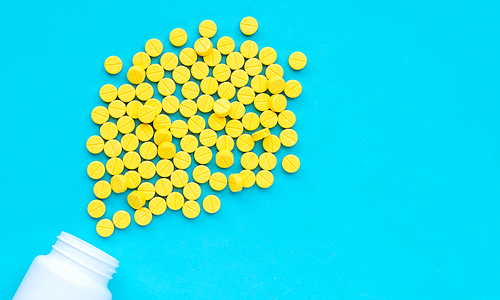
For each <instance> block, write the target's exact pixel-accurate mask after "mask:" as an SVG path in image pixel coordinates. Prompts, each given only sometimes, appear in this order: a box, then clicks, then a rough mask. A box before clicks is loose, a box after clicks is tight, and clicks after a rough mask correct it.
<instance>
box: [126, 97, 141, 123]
mask: <svg viewBox="0 0 500 300" xmlns="http://www.w3.org/2000/svg"><path fill="white" fill-rule="evenodd" d="M142 106H143V104H142V103H141V102H140V101H137V100H133V101H130V102H129V103H128V104H127V115H128V116H129V117H131V118H132V119H137V118H139V109H140V108H141V107H142Z"/></svg>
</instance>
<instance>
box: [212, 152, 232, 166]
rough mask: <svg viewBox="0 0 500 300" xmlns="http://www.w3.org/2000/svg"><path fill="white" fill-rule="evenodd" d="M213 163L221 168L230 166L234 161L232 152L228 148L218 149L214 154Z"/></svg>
mask: <svg viewBox="0 0 500 300" xmlns="http://www.w3.org/2000/svg"><path fill="white" fill-rule="evenodd" d="M215 163H216V164H217V166H219V167H220V168H222V169H227V168H229V167H231V166H232V165H233V163H234V156H233V153H232V152H231V151H228V150H220V151H219V152H217V154H216V155H215Z"/></svg>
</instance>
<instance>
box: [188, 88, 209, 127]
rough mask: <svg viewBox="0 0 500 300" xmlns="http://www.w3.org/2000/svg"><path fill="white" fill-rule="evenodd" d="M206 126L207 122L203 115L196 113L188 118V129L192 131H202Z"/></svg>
mask: <svg viewBox="0 0 500 300" xmlns="http://www.w3.org/2000/svg"><path fill="white" fill-rule="evenodd" d="M209 97H210V96H209ZM198 99H199V98H198ZM205 126H206V122H205V119H203V117H202V116H198V115H195V116H192V117H190V118H189V120H188V129H189V131H191V132H192V133H200V132H202V131H203V129H205Z"/></svg>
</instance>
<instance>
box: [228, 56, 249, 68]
mask: <svg viewBox="0 0 500 300" xmlns="http://www.w3.org/2000/svg"><path fill="white" fill-rule="evenodd" d="M244 63H245V58H244V57H243V55H241V53H239V52H231V53H229V55H228V56H227V57H226V64H227V66H228V67H229V68H231V69H232V70H238V69H241V68H242V67H243V64H244Z"/></svg>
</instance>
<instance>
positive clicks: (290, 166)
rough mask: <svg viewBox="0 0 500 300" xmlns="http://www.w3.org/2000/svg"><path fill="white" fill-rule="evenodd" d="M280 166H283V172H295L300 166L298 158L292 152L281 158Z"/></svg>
mask: <svg viewBox="0 0 500 300" xmlns="http://www.w3.org/2000/svg"><path fill="white" fill-rule="evenodd" d="M281 166H282V167H283V170H285V172H287V173H295V172H297V171H298V170H299V168H300V160H299V158H298V157H297V156H295V155H293V154H288V155H287V156H285V157H284V158H283V161H282V162H281Z"/></svg>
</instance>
